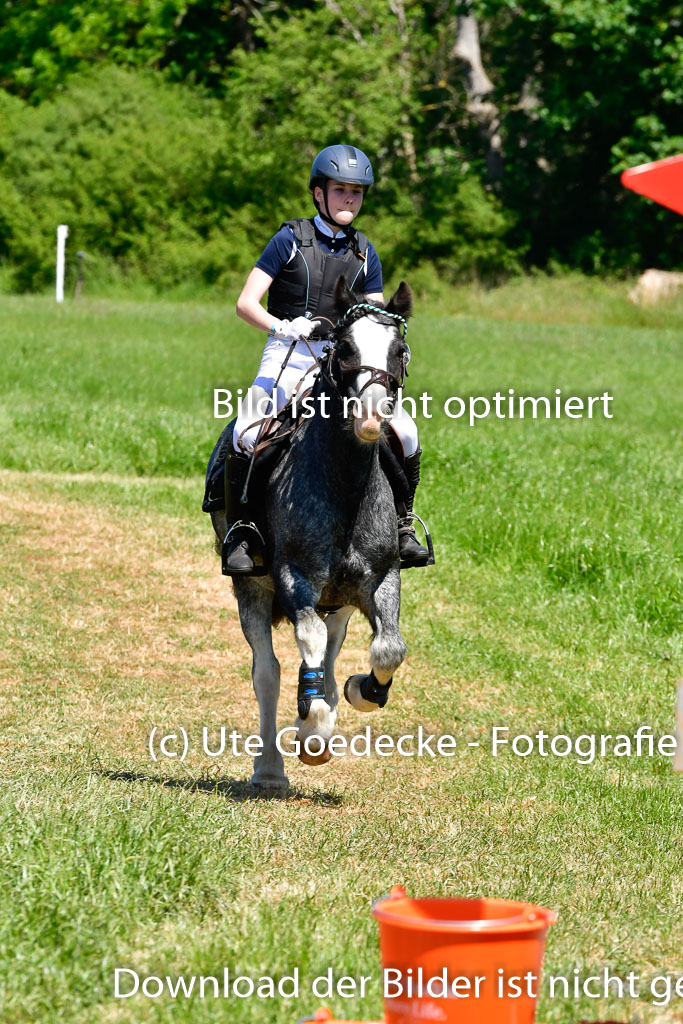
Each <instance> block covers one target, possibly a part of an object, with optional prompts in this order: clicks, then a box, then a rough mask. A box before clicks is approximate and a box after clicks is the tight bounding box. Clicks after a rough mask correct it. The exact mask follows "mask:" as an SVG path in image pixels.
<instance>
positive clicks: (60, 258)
mask: <svg viewBox="0 0 683 1024" xmlns="http://www.w3.org/2000/svg"><path fill="white" fill-rule="evenodd" d="M68 234H69V227H68V225H67V224H60V225H59V226H58V227H57V302H64V249H65V246H66V237H67V235H68Z"/></svg>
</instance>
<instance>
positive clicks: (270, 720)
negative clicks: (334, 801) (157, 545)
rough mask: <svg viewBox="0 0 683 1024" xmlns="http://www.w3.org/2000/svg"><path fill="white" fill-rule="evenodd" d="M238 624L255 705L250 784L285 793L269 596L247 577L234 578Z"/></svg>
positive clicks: (285, 785)
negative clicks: (256, 742) (255, 750)
mask: <svg viewBox="0 0 683 1024" xmlns="http://www.w3.org/2000/svg"><path fill="white" fill-rule="evenodd" d="M234 587H235V595H236V597H237V603H238V606H239V613H240V622H241V624H242V632H243V633H244V635H245V637H246V639H247V641H248V643H249V646H250V647H251V650H252V654H253V659H252V671H251V676H252V680H253V683H254V691H255V693H256V698H257V700H258V704H259V716H260V735H261V744H262V746H261V751H260V753H259V754H257V755H256V757H255V758H254V774H253V775H252V777H251V782H252V785H254V786H255V787H256V788H257V789H259V790H261V791H263V792H271V793H282V792H286V790H287V788H288V786H289V782H288V780H287V777H286V775H285V770H284V761H283V759H282V754H281V753H280V750H279V749H278V746H277V702H278V697H279V695H280V663H279V662H278V660H277V658H276V657H275V652H274V651H273V638H272V632H271V627H272V614H273V594H272V593H270V592H268V591H266V590H264V589H263V588H262V587H260V586H259V585H258V584H257V583H256V582H254V580H252V579H249V578H248V577H236V578H235V579H234Z"/></svg>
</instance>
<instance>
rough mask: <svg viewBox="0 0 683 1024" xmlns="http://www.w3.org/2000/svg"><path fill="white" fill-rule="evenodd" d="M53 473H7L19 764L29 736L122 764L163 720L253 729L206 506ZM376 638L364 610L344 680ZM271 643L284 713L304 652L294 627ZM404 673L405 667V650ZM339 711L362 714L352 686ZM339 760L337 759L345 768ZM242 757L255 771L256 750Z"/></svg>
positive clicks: (11, 673) (3, 530)
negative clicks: (53, 477) (143, 506)
mask: <svg viewBox="0 0 683 1024" xmlns="http://www.w3.org/2000/svg"><path fill="white" fill-rule="evenodd" d="M49 484H50V480H49V478H47V477H42V475H40V474H21V473H15V472H3V473H2V474H0V541H1V544H2V551H3V558H2V568H0V606H2V607H4V612H0V616H2V618H3V619H4V620H5V622H4V625H5V627H6V631H7V633H8V635H9V638H10V640H9V643H8V644H5V645H4V646H3V647H2V649H0V673H1V678H2V687H1V689H0V694H1V693H2V690H4V692H5V701H4V703H5V704H6V709H7V711H8V712H9V723H10V726H9V729H8V730H7V731H5V732H4V734H3V735H2V737H0V750H2V748H3V747H5V750H6V752H9V749H10V747H11V748H12V750H13V756H12V762H13V766H14V768H15V769H20V768H21V766H22V765H23V767H26V761H25V759H24V758H22V757H21V756H17V753H18V752H21V751H22V750H23V751H24V753H25V757H26V758H27V759H30V762H31V763H32V764H33V765H36V764H37V763H38V764H43V766H44V767H48V765H49V761H50V758H51V757H54V756H59V755H60V754H64V753H65V752H66V751H67V750H69V751H70V752H71V753H73V751H74V748H78V749H81V750H82V751H84V752H85V754H86V756H87V757H89V758H90V759H93V758H96V759H99V760H100V761H101V762H102V764H103V765H104V766H106V767H107V768H112V769H114V770H119V771H121V770H125V769H126V768H127V767H130V768H131V770H136V771H140V770H141V769H143V768H144V767H147V768H148V769H153V768H154V765H153V764H152V763H151V761H150V759H149V755H148V752H147V738H148V736H149V731H150V728H151V727H152V726H153V725H169V726H175V725H180V724H183V723H185V724H187V723H197V722H198V721H199V722H200V723H201V724H202V725H203V724H206V725H208V726H213V725H218V724H225V725H228V726H229V727H230V728H237V729H238V730H240V731H241V732H243V733H255V732H257V731H258V712H257V704H256V700H255V697H254V695H253V691H252V687H251V678H250V662H251V658H250V652H249V649H248V646H247V644H246V641H245V640H244V637H243V636H242V632H241V629H240V625H239V619H238V613H237V604H236V601H235V598H234V596H233V594H232V589H231V587H230V585H229V583H228V582H227V581H226V580H225V579H224V578H223V577H222V576H221V574H220V566H219V562H218V558H217V556H216V555H215V553H214V551H213V547H212V541H211V531H210V529H209V522H208V518H207V520H206V526H207V529H206V531H205V532H204V533H203V534H202V533H198V532H197V531H194V532H192V531H188V529H187V524H184V523H183V522H182V521H181V520H178V519H173V518H171V517H160V518H159V520H155V519H154V518H153V517H152V516H151V515H150V514H149V513H144V512H139V511H131V510H129V509H123V510H122V509H120V508H115V507H110V506H100V505H94V504H93V505H88V504H83V502H82V501H79V500H74V499H73V498H71V499H70V498H66V497H64V496H62V495H59V494H56V493H54V491H53V490H51V489H50V486H49ZM369 638H370V632H369V627H368V624H367V623H366V622H365V621H364V620H362V619H361V618H360V616H358V615H356V616H354V617H353V619H352V620H351V623H350V627H349V633H348V636H347V640H346V644H345V646H344V649H343V651H342V654H341V656H340V658H339V660H338V663H337V664H338V671H337V679H338V681H340V683H341V684H343V681H344V680H345V679H346V677H347V675H349V674H351V673H352V672H358V671H366V670H367V668H366V666H367V648H368V642H369ZM275 649H276V653H277V656H278V658H279V660H280V663H281V665H282V692H281V697H280V723H281V726H285V725H290V724H291V723H292V721H293V719H294V717H295V707H296V680H297V673H298V667H299V661H300V658H299V655H298V651H297V649H296V645H295V643H294V639H293V635H292V631H291V628H290V627H288V626H283V627H281V628H280V629H279V630H277V631H276V633H275ZM402 674H403V677H404V679H406V678H408V677H409V674H410V664H409V663H408V664H407V666H406V668H405V669H404V670H403V671H402ZM409 692H410V691H409V688H408V687H406V689H405V695H406V696H405V698H404V699H406V700H408V701H409V700H410V698H409V697H408V696H407V694H408V693H409ZM340 719H341V720H340V729H341V731H347V730H354V731H355V730H356V729H358V728H359V727H360V721H359V719H358V716H356V715H355V713H354V712H352V711H351V709H346V708H345V706H344V702H343V700H342V707H341V708H340ZM362 724H363V725H364V724H365V721H363V722H362ZM195 731H196V726H195ZM18 738H19V740H20V741H19V743H18V744H17V739H18ZM342 761H343V759H340V758H337V759H335V762H336V763H335V765H334V773H333V774H334V779H335V780H337V781H341V778H342V775H343V774H344V773H345V767H344V765H343V763H342ZM223 764H224V762H223ZM214 766H215V764H212V763H211V761H210V760H209V761H208V764H207V758H203V760H202V761H201V763H200V760H199V759H195V758H192V757H191V756H190V758H188V761H186V762H185V765H184V766H183V768H184V772H183V773H184V774H185V775H186V774H188V770H189V773H190V774H192V773H194V775H195V776H197V775H199V776H202V775H206V774H207V772H208V773H209V776H210V778H211V779H215V778H216V777H218V776H219V775H220V773H218V774H217V773H216V772H215V771H213V768H214ZM233 766H234V767H235V768H241V769H242V772H241V774H242V777H243V778H244V779H246V778H248V776H249V774H250V771H249V761H248V759H247V758H246V757H242V758H241V759H240V760H239V761H237V760H235V759H233V761H232V765H231V767H233ZM167 767H172V768H175V765H173V764H170V763H169V764H168V765H167ZM287 770H288V774H289V777H290V780H291V782H292V784H293V785H294V786H300V785H305V786H310V785H311V784H312V783H314V784H316V785H319V784H321V783H322V784H328V783H329V782H332V779H331V778H330V769H329V768H327V769H315V768H305V767H303V766H300V765H299V764H298V762H297V763H296V764H295V763H294V762H293V761H292V762H291V763H288V765H287ZM233 774H237V772H235V773H233ZM323 774H324V775H325V777H326V778H325V779H323V777H322V776H323ZM210 778H209V777H208V776H207V781H210Z"/></svg>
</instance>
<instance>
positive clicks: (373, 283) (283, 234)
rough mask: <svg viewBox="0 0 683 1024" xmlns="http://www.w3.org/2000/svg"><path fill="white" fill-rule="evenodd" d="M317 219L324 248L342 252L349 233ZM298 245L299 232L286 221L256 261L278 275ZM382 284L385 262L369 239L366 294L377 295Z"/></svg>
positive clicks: (315, 222)
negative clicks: (331, 228) (334, 229)
mask: <svg viewBox="0 0 683 1024" xmlns="http://www.w3.org/2000/svg"><path fill="white" fill-rule="evenodd" d="M313 223H314V225H315V229H316V236H317V239H318V242H319V244H320V247H321V249H322V250H323V251H324V252H331V253H339V254H341V253H343V252H344V250H345V248H346V235H345V233H344V231H343V230H341V231H339V232H338V233H337V235H336V237H335V236H334V235H333V234H332V232H331V230H330V228H328V226H327V224H326V223H325V221H324V220H323V219H322V217H320V216H316V217H315V219H314V221H313ZM297 248H298V245H297V240H296V235H295V234H294V232H293V231H292V229H291V228H288V227H287V225H285V226H284V227H282V228H280V230H279V231H278V232H277V234H276V235H273V237H272V238H271V240H270V241H269V242H268V245H267V246H266V247H265V249H264V250H263V252H262V253H261V255H260V256H259V258H258V260H257V261H256V266H257V267H258V268H259V270H263V271H264V273H266V274H268V276H269V277H272V278H273V279H275V278H276V277H277V276H278V274H279V273H280V271H281V270H282V268H283V267H285V266H286V265H287V264H288V263H289V261H290V260H292V259H294V256H295V254H296V251H297ZM382 287H383V282H382V264H381V263H380V260H379V256H378V255H377V253H376V251H375V248H374V246H373V245H372V243H371V242H368V251H367V262H366V264H365V284H364V287H363V291H364V292H365V293H366V294H370V295H376V294H378V293H380V292H381V291H382Z"/></svg>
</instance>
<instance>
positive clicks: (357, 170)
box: [308, 145, 375, 192]
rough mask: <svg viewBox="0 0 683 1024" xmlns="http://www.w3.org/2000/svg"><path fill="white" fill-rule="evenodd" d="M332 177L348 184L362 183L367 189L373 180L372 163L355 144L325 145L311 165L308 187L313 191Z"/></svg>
mask: <svg viewBox="0 0 683 1024" xmlns="http://www.w3.org/2000/svg"><path fill="white" fill-rule="evenodd" d="M330 178H333V179H334V180H335V181H343V182H345V183H347V184H349V185H362V186H363V188H364V190H365V191H367V190H368V189H369V188H370V186H371V185H372V183H373V182H374V180H375V179H374V176H373V173H372V164H371V163H370V160H369V159H368V157H367V156H366V155H365V153H364V152H363V151H362V149H356V147H355V146H343V145H337V146H327V148H326V149H323V150H321V151H320V153H318V155H317V157H316V158H315V160H314V161H313V166H312V167H311V174H310V177H309V180H308V187H309V189H310V190H311V192H312V191H313V189H314V188H315V186H316V185H322V184H324V182H325V181H328V180H329V179H330Z"/></svg>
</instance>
